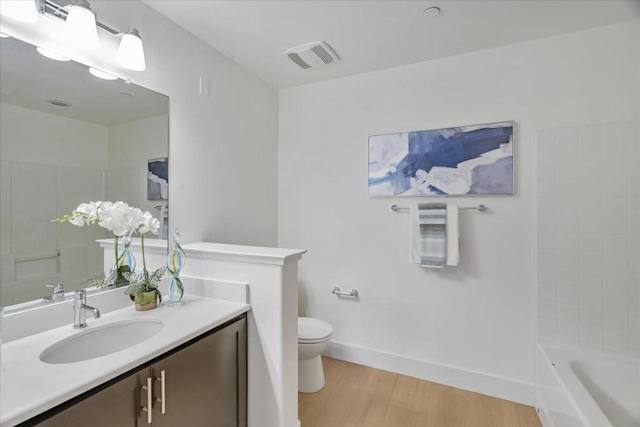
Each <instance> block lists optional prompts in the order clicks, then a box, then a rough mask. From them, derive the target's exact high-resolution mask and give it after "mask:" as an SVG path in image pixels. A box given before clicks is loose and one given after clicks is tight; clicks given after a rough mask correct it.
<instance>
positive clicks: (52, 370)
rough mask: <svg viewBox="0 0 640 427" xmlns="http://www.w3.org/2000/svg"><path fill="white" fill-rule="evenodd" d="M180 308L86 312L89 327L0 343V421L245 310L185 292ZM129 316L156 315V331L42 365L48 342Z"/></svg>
mask: <svg viewBox="0 0 640 427" xmlns="http://www.w3.org/2000/svg"><path fill="white" fill-rule="evenodd" d="M184 301H185V304H184V305H183V306H181V307H166V306H165V305H163V304H162V305H160V306H159V307H158V308H157V309H155V310H149V311H143V312H140V311H135V309H134V307H133V304H132V305H131V306H129V307H126V308H123V309H120V310H116V311H112V312H110V313H106V314H103V315H102V317H101V318H99V319H91V318H90V316H88V317H89V318H88V320H87V323H88V327H87V328H85V329H81V330H77V329H73V328H72V327H71V323H70V324H68V325H65V326H62V327H59V328H56V329H51V330H48V331H45V332H41V333H38V334H35V335H30V336H27V337H25V338H21V339H17V340H15V341H11V342H9V343H6V344H3V345H2V353H1V354H2V362H1V364H0V374H1V376H0V426H1V427H10V426H14V425H16V424H18V423H21V422H23V421H26V420H28V419H29V418H32V417H34V416H36V415H38V414H40V413H42V412H44V411H46V410H48V409H51V408H53V407H55V406H57V405H59V404H61V403H63V402H65V401H67V400H69V399H71V398H73V397H76V396H78V395H80V394H82V393H84V392H85V391H88V390H91V389H92V388H94V387H96V386H98V385H100V384H103V383H105V382H106V381H109V380H111V379H113V378H115V377H117V376H118V375H121V374H123V373H125V372H127V371H129V370H131V369H134V368H136V367H138V366H140V365H142V364H144V363H145V362H148V361H149V360H151V359H153V358H155V357H157V356H160V355H162V354H163V353H166V352H167V351H169V350H171V349H173V348H175V347H177V346H179V345H180V344H183V343H185V342H187V341H189V340H190V339H192V338H195V337H197V336H199V335H201V334H203V333H204V332H207V331H209V330H211V329H213V328H215V327H216V326H219V325H221V324H223V323H225V322H226V321H228V320H231V319H233V318H234V317H236V316H238V315H240V314H242V313H245V312H247V311H248V310H249V308H250V306H249V305H248V304H244V303H238V302H230V301H224V300H219V299H211V298H202V297H196V296H192V295H185V299H184ZM130 319H157V320H160V321H162V322H163V323H164V327H163V329H162V331H161V332H160V333H158V334H157V335H154V336H152V337H151V338H149V339H147V340H145V341H144V342H142V343H140V344H137V345H134V346H133V347H129V348H127V349H125V350H121V351H118V352H116V353H112V354H110V355H107V356H103V357H98V358H95V359H90V360H86V361H82V362H75V363H68V364H55V365H54V364H46V363H44V362H41V361H40V359H39V356H40V353H41V352H42V351H43V350H45V349H46V348H47V347H49V346H50V345H52V344H54V343H56V342H58V341H60V340H62V339H64V338H67V337H70V336H72V335H76V334H79V333H83V332H84V331H86V330H89V329H90V328H92V327H94V328H95V327H98V326H102V325H106V324H109V323H113V322H119V321H122V320H130Z"/></svg>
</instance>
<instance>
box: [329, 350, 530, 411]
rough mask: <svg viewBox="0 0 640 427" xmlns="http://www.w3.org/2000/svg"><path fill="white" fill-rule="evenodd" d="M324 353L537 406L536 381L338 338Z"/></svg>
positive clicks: (348, 360) (360, 363)
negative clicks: (518, 379) (375, 347)
mask: <svg viewBox="0 0 640 427" xmlns="http://www.w3.org/2000/svg"><path fill="white" fill-rule="evenodd" d="M323 354H325V355H326V356H329V357H333V358H336V359H340V360H345V361H347V362H353V363H357V364H359V365H365V366H370V367H372V368H377V369H382V370H384V371H390V372H395V373H397V374H402V375H407V376H410V377H414V378H420V379H423V380H427V381H432V382H435V383H439V384H445V385H448V386H451V387H457V388H461V389H464V390H469V391H473V392H476V393H482V394H486V395H488V396H493V397H498V398H500V399H505V400H510V401H512V402H517V403H522V404H524V405H529V406H533V405H534V396H535V387H534V385H533V384H526V383H522V382H519V381H514V380H511V379H508V378H502V377H496V376H493V375H487V374H483V373H481V372H475V371H469V370H465V369H461V368H456V367H453V366H447V365H440V364H437V363H432V362H428V361H426V360H420V359H415V358H412V357H406V356H402V355H399V354H393V353H386V352H382V351H378V350H373V349H370V348H365V347H359V346H355V345H350V344H344V343H341V342H336V341H332V342H331V346H330V347H329V349H328V350H327V351H326V352H325V353H323Z"/></svg>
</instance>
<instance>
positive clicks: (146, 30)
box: [0, 0, 278, 245]
mask: <svg viewBox="0 0 640 427" xmlns="http://www.w3.org/2000/svg"><path fill="white" fill-rule="evenodd" d="M91 5H92V8H93V9H94V10H95V11H96V13H97V15H98V19H99V20H101V21H103V22H104V23H106V24H107V25H109V26H111V27H112V28H115V29H117V30H121V31H124V30H125V29H126V28H128V27H130V26H132V27H136V28H137V29H138V30H139V31H140V34H141V36H142V38H143V40H144V44H145V53H146V62H147V70H146V71H143V72H133V71H127V70H124V69H121V68H118V67H117V66H115V65H114V64H115V61H114V58H115V53H116V49H117V41H118V39H117V38H116V37H113V36H110V35H108V34H107V33H105V32H104V31H100V32H99V35H100V43H101V48H100V51H99V52H97V53H92V52H65V53H66V54H67V55H68V56H69V57H72V58H73V59H77V60H81V61H82V62H84V63H89V64H91V65H93V66H96V67H97V68H100V69H103V70H105V71H108V72H111V73H114V74H116V75H120V76H122V77H127V78H131V80H132V81H133V82H134V83H136V84H139V85H142V86H145V87H147V88H149V89H152V90H155V91H157V92H160V93H163V94H165V95H168V96H169V97H170V133H169V135H170V141H171V143H170V151H169V157H170V166H169V168H170V170H169V175H170V176H171V181H172V182H171V185H170V191H171V199H170V209H171V228H175V227H179V228H180V230H181V233H182V235H183V241H184V242H188V241H200V240H206V241H217V242H230V243H238V244H247V243H248V244H254V245H275V243H276V237H277V234H276V224H277V166H276V164H277V163H276V162H277V114H278V110H277V108H278V107H277V97H278V94H277V91H276V90H275V89H273V88H271V87H269V86H268V85H266V84H265V83H263V82H262V81H261V80H259V79H257V78H256V77H254V76H253V75H251V74H250V73H249V72H248V71H246V70H244V69H243V68H241V67H240V66H239V65H237V64H235V63H234V62H232V61H231V60H229V59H228V58H226V57H225V56H223V55H222V54H220V53H219V52H217V51H216V50H214V49H212V48H211V47H209V46H208V45H206V44H205V43H203V42H202V41H200V40H199V39H197V38H195V37H194V36H193V35H191V34H190V33H188V32H187V31H185V30H184V29H182V28H180V27H178V26H177V25H176V24H174V23H173V22H171V21H169V20H168V19H167V18H165V17H163V16H162V15H160V14H158V13H157V12H156V11H154V10H152V9H151V8H149V7H148V6H146V5H145V4H143V3H141V2H139V1H118V2H113V1H99V0H96V1H92V2H91ZM0 24H1V25H0V27H1V29H2V31H3V32H5V33H7V34H10V35H15V36H17V37H19V38H21V39H23V40H25V41H28V42H30V43H32V44H38V45H43V46H44V47H47V46H48V47H50V48H54V47H56V46H58V45H57V44H56V43H55V40H54V39H55V37H56V36H59V35H60V34H62V31H61V29H60V26H59V25H58V23H57V22H54V21H53V20H51V19H49V18H46V17H40V18H39V21H38V23H37V24H36V25H31V26H29V25H25V24H19V23H16V22H11V21H9V20H7V19H3V20H2V21H0ZM200 77H204V78H206V79H207V80H208V81H209V82H210V85H209V89H210V90H209V92H210V96H209V97H204V96H200V95H199V94H198V87H199V78H200ZM256 206H257V207H259V208H258V209H259V212H258V213H257V211H256Z"/></svg>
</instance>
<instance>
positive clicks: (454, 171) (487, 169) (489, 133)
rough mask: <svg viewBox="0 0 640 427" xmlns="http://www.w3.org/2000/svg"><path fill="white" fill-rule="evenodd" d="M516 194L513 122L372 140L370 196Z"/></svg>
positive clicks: (395, 135)
mask: <svg viewBox="0 0 640 427" xmlns="http://www.w3.org/2000/svg"><path fill="white" fill-rule="evenodd" d="M465 194H513V122H501V123H489V124H484V125H473V126H462V127H455V128H446V129H435V130H423V131H417V132H405V133H393V134H388V135H375V136H370V137H369V195H370V196H443V195H445V196H446V195H450V196H461V195H465Z"/></svg>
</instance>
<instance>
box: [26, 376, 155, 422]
mask: <svg viewBox="0 0 640 427" xmlns="http://www.w3.org/2000/svg"><path fill="white" fill-rule="evenodd" d="M148 373H149V370H148V369H143V370H142V371H138V372H137V373H134V374H132V375H130V376H128V377H126V378H124V379H122V380H120V381H118V382H116V383H114V384H112V385H109V386H107V387H105V388H103V389H100V390H99V391H96V392H95V393H93V392H89V393H90V394H89V396H88V397H86V398H84V399H82V400H80V401H79V402H77V403H75V400H73V401H71V402H70V403H73V406H70V407H69V408H67V409H65V410H63V411H62V412H59V413H57V414H55V415H53V416H51V417H50V418H48V419H46V420H44V421H41V422H38V421H36V422H35V424H30V425H38V426H42V427H87V426H91V427H114V426H118V427H136V426H137V425H138V424H137V423H136V421H137V419H138V416H139V413H140V412H141V411H140V400H139V399H138V390H139V384H142V381H143V380H144V379H145V378H147V376H148V375H147V374H148ZM45 415H46V414H45ZM145 421H146V418H145Z"/></svg>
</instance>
